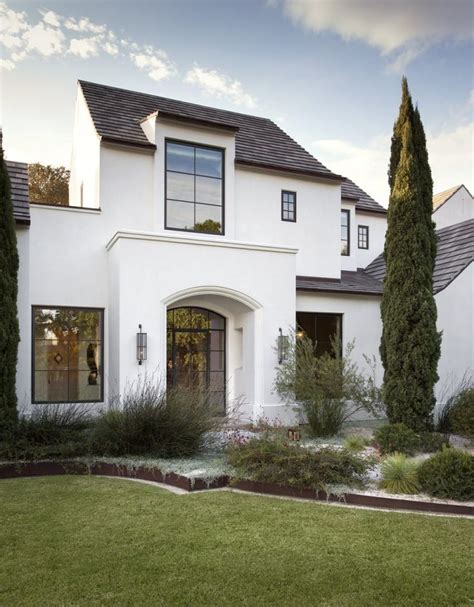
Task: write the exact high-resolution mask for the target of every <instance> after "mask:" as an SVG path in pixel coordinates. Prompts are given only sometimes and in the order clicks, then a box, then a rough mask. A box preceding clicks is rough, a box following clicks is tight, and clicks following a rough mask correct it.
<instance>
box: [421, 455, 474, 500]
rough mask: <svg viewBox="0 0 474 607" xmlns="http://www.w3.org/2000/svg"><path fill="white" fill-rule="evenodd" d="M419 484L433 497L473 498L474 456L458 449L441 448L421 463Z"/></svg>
mask: <svg viewBox="0 0 474 607" xmlns="http://www.w3.org/2000/svg"><path fill="white" fill-rule="evenodd" d="M418 478H419V481H420V486H421V488H422V490H423V491H425V492H426V493H428V494H429V495H432V496H433V497H439V498H447V499H454V500H471V499H473V498H474V457H473V456H472V455H470V454H469V453H466V452H465V451H461V450H459V449H443V450H442V451H440V452H439V453H436V454H435V455H433V456H432V457H430V459H428V460H426V461H425V462H423V463H422V465H421V466H420V468H419V471H418Z"/></svg>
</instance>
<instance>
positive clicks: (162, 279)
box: [8, 81, 474, 421]
mask: <svg viewBox="0 0 474 607" xmlns="http://www.w3.org/2000/svg"><path fill="white" fill-rule="evenodd" d="M8 167H9V172H10V175H11V177H12V186H13V198H14V204H15V216H16V219H17V234H18V247H19V252H20V279H19V302H18V303H19V318H20V330H21V344H20V349H19V357H18V377H17V390H18V399H19V403H20V405H27V406H29V405H31V404H33V405H35V404H41V403H46V402H88V403H92V402H94V403H97V406H99V407H100V406H102V405H103V403H107V401H108V399H109V398H110V397H111V396H113V395H117V394H120V393H122V392H123V390H124V389H125V387H126V386H127V384H129V383H130V382H133V381H135V380H136V379H137V377H139V376H140V375H142V376H143V374H145V373H147V374H151V373H155V374H157V375H159V376H161V378H162V379H163V381H166V382H167V383H168V385H176V384H179V383H180V382H181V381H186V380H187V379H189V376H190V373H191V375H192V378H193V381H195V382H198V383H202V384H204V385H207V386H209V387H210V389H211V390H212V392H213V398H215V400H216V403H218V404H219V405H220V406H221V407H222V409H224V408H226V407H227V408H229V407H231V406H232V403H233V402H235V400H236V399H239V400H243V401H244V403H245V405H244V411H245V412H246V415H247V416H248V417H249V418H254V419H255V418H258V417H261V416H264V417H267V418H270V419H274V418H277V417H278V418H279V419H281V420H282V421H286V420H287V419H288V415H290V414H291V410H290V409H288V408H287V407H285V406H284V403H281V402H280V401H279V399H278V396H277V395H276V394H275V393H274V389H273V382H274V374H275V368H276V366H277V365H278V363H279V360H278V358H279V353H278V350H277V349H276V348H275V346H276V344H277V340H278V336H279V335H281V334H283V335H286V334H288V332H289V330H290V329H291V328H292V327H295V326H298V327H299V328H301V329H302V330H304V331H305V332H306V333H307V334H308V335H310V336H311V337H312V338H314V339H315V340H316V341H317V343H318V348H319V349H320V350H324V349H325V348H327V347H328V346H329V342H330V339H331V336H333V335H338V336H339V337H340V338H341V340H342V343H343V344H345V343H347V342H349V341H352V340H353V339H355V340H356V351H355V355H356V358H357V359H358V361H359V362H360V363H361V364H363V354H366V355H368V356H371V355H377V354H378V347H379V341H380V334H381V321H380V311H379V306H380V300H381V294H382V282H381V278H382V277H383V272H384V268H383V260H382V258H381V257H380V253H381V251H382V249H383V244H384V236H385V229H386V210H385V208H384V207H382V206H381V205H380V204H378V203H377V202H376V201H375V200H373V199H372V198H371V197H370V196H369V195H368V194H367V193H365V192H364V191H363V190H361V189H360V188H359V187H358V186H357V185H356V184H354V183H353V182H352V181H350V180H349V179H347V178H345V177H343V176H340V175H337V174H335V173H333V172H332V171H330V170H329V169H328V168H326V167H325V166H324V165H322V164H321V163H320V162H319V161H318V160H317V159H316V158H314V157H313V156H311V155H310V154H309V153H308V152H306V151H305V150H304V149H303V148H302V147H301V146H300V145H298V144H297V143H296V142H295V141H294V140H293V139H291V137H289V136H288V135H287V134H286V133H284V132H283V131H282V130H281V129H280V128H279V127H278V126H277V125H276V124H274V123H273V122H272V121H271V120H268V119H266V118H261V117H256V116H249V115H245V114H240V113H235V112H229V111H223V110H219V109H215V108H210V107H204V106H199V105H195V104H191V103H186V102H183V101H176V100H172V99H166V98H163V97H156V96H153V95H148V94H142V93H138V92H133V91H127V90H123V89H118V88H114V87H109V86H103V85H99V84H93V83H90V82H82V81H81V82H79V84H78V94H77V105H76V115H75V125H74V136H73V148H72V161H71V179H70V203H69V205H70V206H68V207H60V206H50V205H45V204H30V205H29V206H28V198H27V176H26V165H22V164H21V163H12V162H10V163H8ZM460 199H461V201H462V202H461V203H459V204H461V206H462V209H461V210H459V213H458V212H457V210H458V207H457V206H456V204H457V203H456V202H455V198H454V196H453V197H452V199H451V201H448V202H445V204H444V206H445V207H446V208H448V207H447V206H446V205H448V204H451V205H454V207H453V211H449V212H448V214H447V215H448V217H447V218H445V215H446V213H444V214H443V223H442V226H441V228H442V229H441V230H440V232H439V237H440V246H439V254H438V262H437V267H436V271H435V288H436V299H437V303H438V309H439V326H440V328H442V329H443V331H444V338H443V354H442V360H441V362H440V372H441V376H442V380H443V379H444V377H445V376H447V375H448V374H449V373H452V372H455V373H457V374H462V372H463V371H464V369H467V368H472V367H473V366H474V364H473V358H474V355H473V342H474V335H473V286H474V282H473V280H474V274H473V272H474V270H473V264H472V258H473V245H474V219H472V204H473V203H472V197H471V198H470V200H468V201H467V202H466V200H467V199H466V198H465V197H464V195H462V196H461V197H460ZM458 206H459V205H458ZM442 209H443V206H438V208H437V210H436V212H435V215H434V218H435V220H437V214H440V213H441V212H442ZM450 213H452V215H451V216H452V217H454V219H455V221H452V222H451V223H450V222H449V214H450ZM465 213H471V215H470V216H469V217H467V216H466V217H464V214H465ZM439 216H440V217H441V215H439ZM453 224H454V225H453ZM137 333H139V335H138V336H137ZM143 334H146V348H142V347H140V348H138V347H137V340H140V344H139V345H140V346H144V345H145V343H144V341H143V340H144V335H143ZM138 359H141V360H138ZM378 375H379V379H381V376H382V370H381V368H380V366H379V368H378Z"/></svg>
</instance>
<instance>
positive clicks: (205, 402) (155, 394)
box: [91, 380, 223, 458]
mask: <svg viewBox="0 0 474 607" xmlns="http://www.w3.org/2000/svg"><path fill="white" fill-rule="evenodd" d="M209 396H210V395H209V393H207V392H206V391H201V392H200V391H193V390H190V389H184V388H179V389H178V388H176V389H170V390H168V391H166V390H164V389H162V388H161V387H160V386H157V385H155V384H154V383H152V382H151V381H148V380H144V381H143V382H140V383H138V384H135V385H134V386H132V387H131V388H130V389H129V390H128V391H127V392H126V393H125V394H124V396H123V398H122V400H121V402H118V403H115V404H112V406H111V407H110V408H109V409H108V410H107V411H106V412H104V413H103V414H102V415H101V416H99V417H98V419H97V421H96V424H95V426H94V429H93V432H92V440H91V449H92V452H93V453H94V454H95V455H110V456H122V455H142V454H144V455H151V456H155V457H165V458H170V457H186V456H190V455H193V454H194V453H196V452H197V451H199V450H200V448H201V447H202V446H203V442H204V437H205V434H206V433H207V432H209V431H211V430H215V429H216V428H217V427H218V426H220V425H221V424H222V423H223V417H222V415H220V416H219V412H218V411H217V409H216V407H215V406H213V405H212V404H211V399H210V398H209Z"/></svg>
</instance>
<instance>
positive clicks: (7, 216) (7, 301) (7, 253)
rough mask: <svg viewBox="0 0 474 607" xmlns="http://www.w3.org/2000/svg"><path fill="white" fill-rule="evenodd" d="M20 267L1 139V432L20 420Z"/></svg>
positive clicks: (8, 180) (8, 181)
mask: <svg viewBox="0 0 474 607" xmlns="http://www.w3.org/2000/svg"><path fill="white" fill-rule="evenodd" d="M18 265H19V261H18V250H17V242H16V233H15V219H14V217H13V204H12V200H11V192H10V179H9V177H8V172H7V167H6V165H5V161H4V158H3V147H2V145H1V139H0V433H1V432H2V430H4V429H5V428H6V427H7V426H8V425H9V424H11V423H14V422H15V421H16V419H17V401H16V363H17V356H18V342H19V341H20V337H19V328H18V316H17V294H18Z"/></svg>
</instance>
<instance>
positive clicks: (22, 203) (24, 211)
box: [5, 160, 30, 225]
mask: <svg viewBox="0 0 474 607" xmlns="http://www.w3.org/2000/svg"><path fill="white" fill-rule="evenodd" d="M5 164H6V166H7V171H8V176H9V177H10V185H11V195H12V202H13V216H14V217H15V221H16V222H17V223H22V224H25V225H29V224H30V201H29V197H28V165H27V164H26V163H24V162H13V161H12V160H6V161H5Z"/></svg>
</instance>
